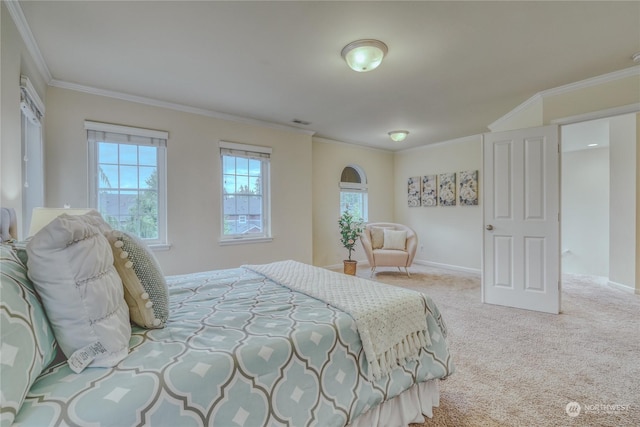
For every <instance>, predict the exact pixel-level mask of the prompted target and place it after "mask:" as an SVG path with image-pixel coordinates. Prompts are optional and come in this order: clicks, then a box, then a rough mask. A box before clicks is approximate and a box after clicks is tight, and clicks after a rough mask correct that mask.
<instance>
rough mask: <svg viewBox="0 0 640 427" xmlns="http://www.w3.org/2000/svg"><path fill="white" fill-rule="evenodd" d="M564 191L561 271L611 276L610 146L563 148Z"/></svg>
mask: <svg viewBox="0 0 640 427" xmlns="http://www.w3.org/2000/svg"><path fill="white" fill-rule="evenodd" d="M561 195H562V201H561V206H562V223H561V230H562V246H561V248H562V251H563V255H562V272H563V273H574V274H590V275H595V276H602V277H608V276H609V147H602V148H595V149H586V150H578V151H570V152H563V153H562V191H561ZM565 251H568V252H565Z"/></svg>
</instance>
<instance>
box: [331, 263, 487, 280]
mask: <svg viewBox="0 0 640 427" xmlns="http://www.w3.org/2000/svg"><path fill="white" fill-rule="evenodd" d="M413 263H414V264H418V265H424V266H425V267H434V268H442V269H445V270H452V271H459V272H462V273H469V274H475V275H477V276H480V275H481V274H482V270H480V269H479V268H469V267H461V266H459V265H451V264H442V263H439V262H432V261H424V260H420V259H414V260H413ZM360 267H363V268H370V266H369V261H367V260H358V268H360ZM322 268H326V269H327V270H337V269H340V268H342V264H331V265H325V266H324V267H322ZM380 268H382V267H380ZM410 268H411V267H409V269H410ZM409 272H411V270H409Z"/></svg>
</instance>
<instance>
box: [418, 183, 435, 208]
mask: <svg viewBox="0 0 640 427" xmlns="http://www.w3.org/2000/svg"><path fill="white" fill-rule="evenodd" d="M421 199H422V206H437V205H438V185H437V183H436V175H425V176H423V177H422V195H421Z"/></svg>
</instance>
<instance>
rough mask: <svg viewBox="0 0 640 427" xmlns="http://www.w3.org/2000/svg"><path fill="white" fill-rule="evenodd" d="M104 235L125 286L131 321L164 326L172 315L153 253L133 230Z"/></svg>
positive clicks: (165, 286)
mask: <svg viewBox="0 0 640 427" xmlns="http://www.w3.org/2000/svg"><path fill="white" fill-rule="evenodd" d="M105 236H106V237H107V240H109V243H110V244H111V249H112V250H113V259H114V263H113V264H114V266H115V267H116V270H117V271H118V274H119V275H120V278H121V279H122V284H123V285H124V299H125V301H126V302H127V305H128V306H129V317H131V321H132V322H133V323H135V324H136V325H138V326H141V327H143V328H147V329H155V328H164V325H165V322H166V321H167V319H168V317H169V290H168V288H167V282H166V280H165V278H164V275H163V274H162V271H161V270H160V266H159V265H158V261H157V260H156V258H155V257H154V256H153V253H152V252H151V251H150V250H149V248H148V247H147V245H146V244H145V243H144V242H143V241H142V240H140V239H139V238H138V237H136V236H134V235H132V234H130V233H127V232H123V231H117V230H113V231H109V232H107V233H105Z"/></svg>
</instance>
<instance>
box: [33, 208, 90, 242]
mask: <svg viewBox="0 0 640 427" xmlns="http://www.w3.org/2000/svg"><path fill="white" fill-rule="evenodd" d="M92 210H94V209H80V208H77V209H72V208H34V209H33V211H32V213H31V225H30V226H29V237H32V236H34V235H35V234H36V233H37V232H38V231H40V230H41V229H42V228H44V227H45V226H46V225H47V224H49V223H50V222H51V221H53V220H54V219H56V218H57V217H59V216H60V215H62V214H63V213H66V214H67V215H84V214H86V213H88V212H91V211H92Z"/></svg>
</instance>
